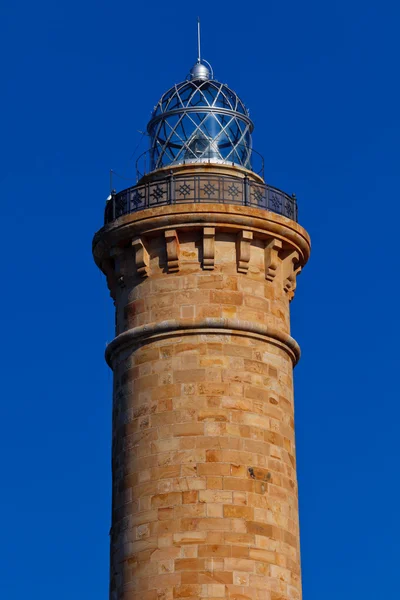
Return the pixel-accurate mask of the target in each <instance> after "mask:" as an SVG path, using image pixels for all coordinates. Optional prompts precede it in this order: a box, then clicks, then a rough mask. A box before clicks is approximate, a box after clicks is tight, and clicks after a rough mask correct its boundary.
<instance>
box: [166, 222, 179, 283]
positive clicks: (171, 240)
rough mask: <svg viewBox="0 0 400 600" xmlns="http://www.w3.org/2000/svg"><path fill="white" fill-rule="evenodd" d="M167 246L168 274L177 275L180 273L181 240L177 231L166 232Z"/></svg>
mask: <svg viewBox="0 0 400 600" xmlns="http://www.w3.org/2000/svg"><path fill="white" fill-rule="evenodd" d="M165 245H166V250H167V266H168V272H169V273H177V272H178V271H179V240H178V235H177V233H176V230H175V229H169V230H167V231H165Z"/></svg>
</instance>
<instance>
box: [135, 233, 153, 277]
mask: <svg viewBox="0 0 400 600" xmlns="http://www.w3.org/2000/svg"><path fill="white" fill-rule="evenodd" d="M132 249H133V256H134V261H135V266H136V273H137V274H138V275H139V276H140V277H147V276H148V274H149V255H148V252H147V250H146V248H145V247H144V244H143V240H142V238H141V236H140V235H139V236H137V237H134V238H133V240H132Z"/></svg>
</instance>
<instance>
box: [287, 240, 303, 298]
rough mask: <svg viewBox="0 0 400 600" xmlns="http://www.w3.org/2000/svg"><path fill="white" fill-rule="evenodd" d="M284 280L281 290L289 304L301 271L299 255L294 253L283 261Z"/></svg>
mask: <svg viewBox="0 0 400 600" xmlns="http://www.w3.org/2000/svg"><path fill="white" fill-rule="evenodd" d="M283 263H284V280H283V289H284V290H285V292H286V293H287V295H288V296H289V302H290V301H292V300H293V297H294V292H295V289H296V277H297V275H298V274H299V273H300V271H301V266H300V265H299V253H298V252H296V251H293V252H291V253H290V254H288V255H287V256H286V257H285V258H284V259H283Z"/></svg>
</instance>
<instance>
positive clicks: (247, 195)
mask: <svg viewBox="0 0 400 600" xmlns="http://www.w3.org/2000/svg"><path fill="white" fill-rule="evenodd" d="M249 187H250V185H249V178H248V176H247V175H245V177H244V190H243V191H244V205H245V206H247V205H248V203H249V199H250V190H249Z"/></svg>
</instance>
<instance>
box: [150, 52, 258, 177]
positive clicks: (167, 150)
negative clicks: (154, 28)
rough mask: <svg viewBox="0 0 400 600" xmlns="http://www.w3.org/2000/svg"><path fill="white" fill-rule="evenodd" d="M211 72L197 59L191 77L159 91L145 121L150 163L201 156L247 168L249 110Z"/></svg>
mask: <svg viewBox="0 0 400 600" xmlns="http://www.w3.org/2000/svg"><path fill="white" fill-rule="evenodd" d="M209 76H210V71H209V69H208V68H207V67H206V66H205V65H204V64H203V63H201V62H198V63H197V64H196V65H195V66H194V67H193V68H192V70H191V74H190V77H191V78H190V79H189V80H186V81H183V82H181V83H179V84H176V85H174V86H173V87H172V88H170V89H169V90H168V91H167V92H165V94H163V95H162V96H161V98H160V100H159V102H158V104H157V105H156V106H155V108H154V111H153V113H152V117H151V120H150V122H149V124H148V126H147V130H148V132H149V134H150V137H151V155H152V158H151V162H152V168H153V169H158V168H161V167H164V166H166V165H168V164H176V163H178V164H179V163H183V162H201V161H203V162H204V161H206V162H218V163H221V162H223V163H234V164H238V165H241V166H244V167H246V168H251V164H250V158H251V132H252V131H253V127H254V126H253V123H252V121H251V119H250V117H249V111H248V110H247V108H246V106H245V105H244V103H243V102H242V100H241V99H240V98H239V96H238V95H237V94H236V93H235V92H234V91H233V90H231V89H230V88H229V87H228V86H227V85H226V84H224V83H220V82H218V81H216V80H215V79H210V78H209Z"/></svg>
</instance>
